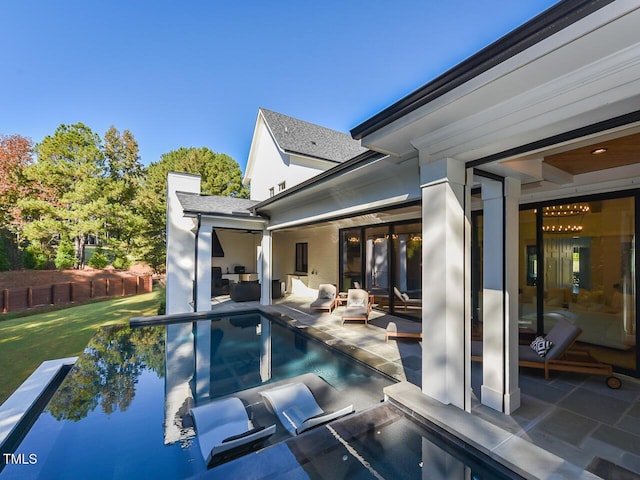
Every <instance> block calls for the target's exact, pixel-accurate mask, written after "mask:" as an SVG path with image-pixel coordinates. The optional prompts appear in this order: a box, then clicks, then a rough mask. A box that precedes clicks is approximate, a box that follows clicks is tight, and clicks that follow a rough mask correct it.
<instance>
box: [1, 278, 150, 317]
mask: <svg viewBox="0 0 640 480" xmlns="http://www.w3.org/2000/svg"><path fill="white" fill-rule="evenodd" d="M152 286H153V285H152V281H151V276H150V275H147V276H141V277H137V276H132V277H111V278H101V279H98V280H86V281H81V282H67V283H56V284H53V285H46V286H39V287H22V288H11V289H4V290H0V313H8V312H15V311H18V310H25V309H27V308H32V307H37V306H42V305H62V304H68V303H74V302H84V301H87V300H90V299H92V298H104V297H123V296H127V295H137V294H140V293H149V292H151V289H152Z"/></svg>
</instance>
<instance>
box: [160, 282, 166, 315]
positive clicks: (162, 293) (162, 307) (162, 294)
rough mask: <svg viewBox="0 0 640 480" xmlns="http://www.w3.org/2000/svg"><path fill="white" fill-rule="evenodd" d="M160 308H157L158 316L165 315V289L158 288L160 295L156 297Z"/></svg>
mask: <svg viewBox="0 0 640 480" xmlns="http://www.w3.org/2000/svg"><path fill="white" fill-rule="evenodd" d="M158 300H159V301H160V306H159V307H158V315H166V313H167V289H166V288H165V287H161V288H160V294H159V295H158Z"/></svg>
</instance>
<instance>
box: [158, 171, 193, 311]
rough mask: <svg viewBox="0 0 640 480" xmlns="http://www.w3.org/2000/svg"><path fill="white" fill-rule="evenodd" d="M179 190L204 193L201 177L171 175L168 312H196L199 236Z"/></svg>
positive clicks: (168, 230) (168, 221) (168, 208)
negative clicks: (196, 266) (185, 211)
mask: <svg viewBox="0 0 640 480" xmlns="http://www.w3.org/2000/svg"><path fill="white" fill-rule="evenodd" d="M176 192H192V193H200V177H199V176H197V175H190V174H188V173H176V172H169V173H168V175H167V289H166V291H167V307H166V312H167V314H173V313H186V312H192V311H193V310H194V308H195V305H192V303H191V302H192V301H193V294H194V292H193V282H194V280H195V278H194V270H195V264H194V258H195V240H194V234H193V229H194V223H193V219H192V218H188V217H185V216H184V212H183V211H182V205H181V204H180V200H178V196H177V195H176Z"/></svg>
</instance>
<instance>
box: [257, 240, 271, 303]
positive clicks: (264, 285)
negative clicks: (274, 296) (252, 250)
mask: <svg viewBox="0 0 640 480" xmlns="http://www.w3.org/2000/svg"><path fill="white" fill-rule="evenodd" d="M260 246H261V247H262V248H261V252H262V274H261V275H260V285H261V292H260V304H261V305H271V277H272V272H271V232H270V231H269V230H266V229H265V230H263V231H262V242H261V244H260Z"/></svg>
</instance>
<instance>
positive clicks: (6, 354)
mask: <svg viewBox="0 0 640 480" xmlns="http://www.w3.org/2000/svg"><path fill="white" fill-rule="evenodd" d="M158 304H159V295H158V292H153V293H146V294H143V295H137V296H133V297H121V298H115V299H112V300H105V301H101V302H95V303H90V304H86V305H79V306H76V307H71V308H65V309H63V310H56V311H51V312H45V313H38V314H35V315H30V316H27V317H20V318H12V319H9V320H2V317H1V316H0V405H1V404H2V403H4V401H5V400H6V399H7V398H8V397H9V396H10V395H11V394H12V393H13V392H14V390H15V389H16V388H18V386H19V385H20V384H21V383H22V382H24V381H25V379H26V378H27V377H28V376H29V375H31V373H32V372H33V371H34V370H35V369H36V368H37V367H38V365H40V363H42V362H43V361H45V360H53V359H55V358H65V357H72V356H75V355H79V354H80V353H82V351H83V350H84V347H86V345H87V343H88V342H89V339H90V338H91V337H92V336H93V334H94V333H95V332H96V330H97V329H98V327H100V326H102V325H113V324H116V323H128V321H129V319H130V318H131V317H137V316H143V315H155V314H156V313H157V310H158Z"/></svg>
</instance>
